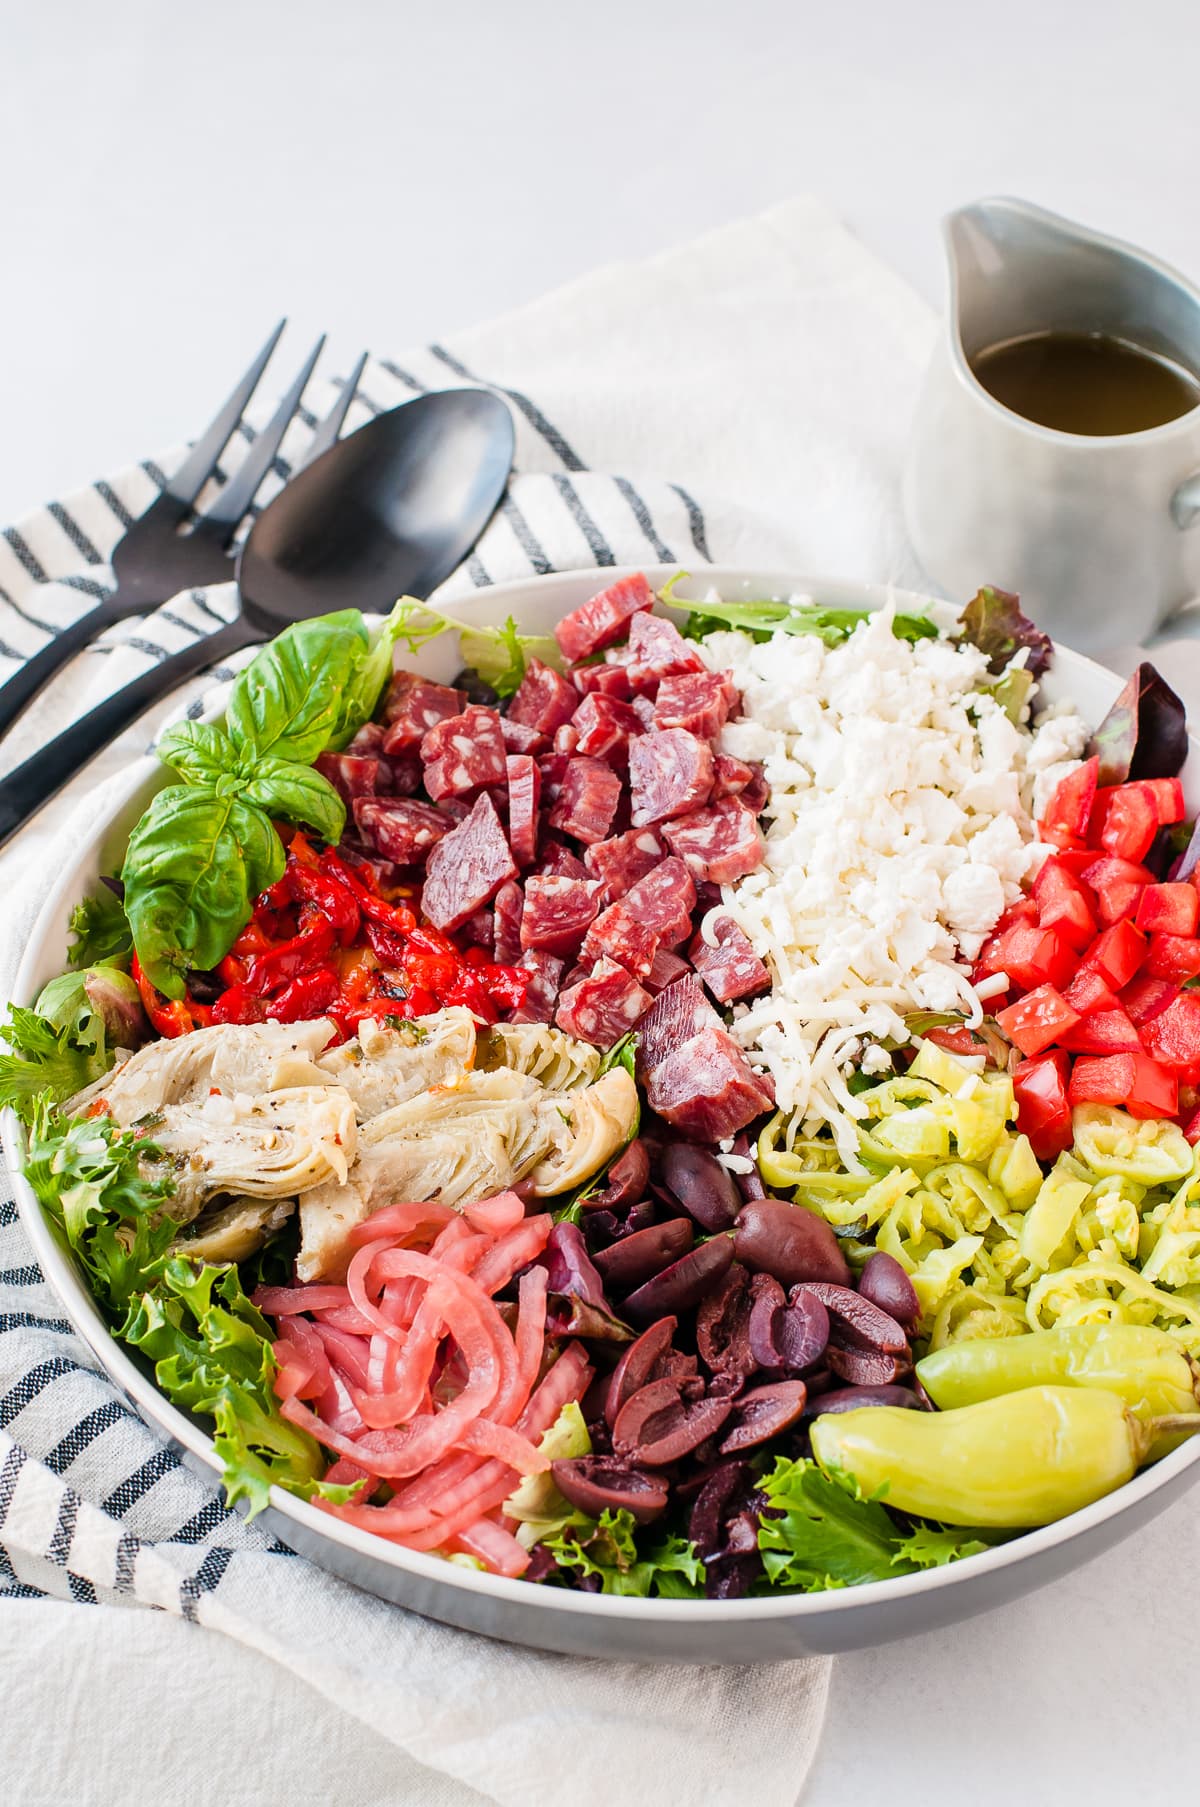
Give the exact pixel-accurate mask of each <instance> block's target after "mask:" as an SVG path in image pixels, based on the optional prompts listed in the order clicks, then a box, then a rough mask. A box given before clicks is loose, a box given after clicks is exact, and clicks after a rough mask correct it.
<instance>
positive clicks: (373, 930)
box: [363, 919, 408, 967]
mask: <svg viewBox="0 0 1200 1807" xmlns="http://www.w3.org/2000/svg"><path fill="white" fill-rule="evenodd" d="M363 929H364V932H365V934H366V937H367V940H368V941H369V942H370V944H371V947H372V949H373V950H374V952H375V954H376V955H377V956H378V958H379V959H380V960H382V961H383V964H384V965H385V966H392V967H402V966H403V965H404V964H405V961H406V960H407V958H408V949H407V948H406V946H405V944H404V941H403V940H402V939H401V937H400V936H399V935H394V934H392V933H391V931H390V930H389V929H385V928H383V927H382V925H381V924H379V923H378V922H371V921H370V919H368V920H367V921H366V922H365V923H364V924H363Z"/></svg>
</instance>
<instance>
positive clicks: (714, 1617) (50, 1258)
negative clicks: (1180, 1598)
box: [4, 567, 1200, 1663]
mask: <svg viewBox="0 0 1200 1807" xmlns="http://www.w3.org/2000/svg"><path fill="white" fill-rule="evenodd" d="M622 575H624V573H622V572H620V571H606V572H603V573H598V572H596V571H593V570H589V571H576V572H568V573H565V574H560V575H554V576H550V577H544V578H536V579H531V580H530V581H529V582H527V583H518V584H506V585H503V586H501V587H498V588H496V589H492V590H485V591H481V592H480V594H479V595H478V596H477V597H473V598H471V600H470V602H469V603H468V604H467V605H465V606H464V605H460V606H459V609H458V613H459V614H460V615H465V614H469V615H470V617H471V618H472V619H474V620H478V621H480V622H481V623H499V622H502V621H503V620H504V618H505V617H506V616H507V615H509V614H512V615H513V616H514V617H515V618H516V620H517V621H518V623H519V624H520V625H521V627H522V628H523V629H525V630H526V631H528V632H535V633H547V632H549V631H550V629H551V628H552V627H553V625H554V623H555V622H556V621H558V620H559V619H561V617H562V616H563V615H565V614H566V613H567V612H568V611H569V610H570V609H573V608H575V607H576V606H577V605H578V604H579V603H580V602H582V601H584V600H585V599H586V598H587V597H588V596H590V595H593V594H594V593H595V591H596V590H597V588H598V587H599V585H600V583H602V582H603V581H605V580H606V579H608V580H615V579H616V578H618V577H620V576H622ZM672 575H673V572H672V571H671V570H669V569H666V568H663V569H657V570H655V569H651V570H650V571H648V576H649V578H650V581H651V583H652V584H654V585H655V586H656V587H658V586H660V585H661V584H662V583H665V582H666V580H667V579H668V578H669V577H671V576H672ZM714 586H715V588H716V589H717V590H718V591H719V593H720V594H721V595H722V596H723V597H725V598H726V599H730V600H732V599H735V598H750V597H754V596H759V597H761V596H790V595H794V594H796V593H797V592H804V593H806V594H809V595H812V596H814V597H816V598H817V599H819V600H821V601H824V602H827V603H829V604H832V605H836V606H840V607H862V606H867V607H877V606H878V605H879V604H880V603H881V602H883V601H884V600H885V599H886V597H887V595H888V594H889V593H888V592H885V591H884V590H882V589H879V588H869V587H866V586H862V585H855V584H850V583H846V582H841V581H830V582H825V581H822V580H819V579H811V578H810V579H805V578H802V577H794V576H791V575H789V574H787V573H781V572H778V571H775V572H769V571H768V572H761V571H760V572H753V571H746V570H726V569H722V568H707V567H706V568H705V569H704V570H703V571H702V572H701V573H700V574H699V576H698V577H697V578H696V579H694V580H692V581H691V582H689V584H688V585H687V586H684V593H685V594H686V595H688V596H691V597H701V596H703V595H704V594H705V593H706V591H707V590H708V589H709V588H710V587H714ZM897 601H898V603H899V605H900V606H901V607H916V608H920V607H924V606H926V605H925V604H924V603H923V601H922V599H920V598H917V597H911V596H903V595H901V596H898V597H897ZM412 663H413V664H414V665H415V666H419V667H420V669H421V670H423V671H425V672H427V673H428V674H429V675H430V676H433V677H437V678H440V679H443V680H444V679H447V678H450V677H452V676H453V675H454V673H455V671H456V669H457V663H458V662H457V658H456V649H455V646H454V644H453V637H449V638H448V639H447V640H443V641H435V642H433V643H432V644H430V645H428V646H426V647H425V648H424V649H423V650H422V651H421V653H420V654H419V655H418V656H417V657H416V658H415V659H413V660H412ZM1167 675H1168V676H1169V674H1167ZM1119 688H1120V685H1119V680H1118V679H1117V678H1115V677H1114V676H1113V674H1112V673H1111V672H1109V671H1105V670H1103V669H1102V668H1101V667H1100V666H1098V665H1094V664H1092V662H1091V661H1090V660H1088V659H1084V658H1081V657H1080V656H1079V655H1078V654H1076V653H1071V652H1067V651H1065V650H1062V649H1060V650H1059V651H1058V654H1057V656H1056V659H1055V662H1054V667H1053V670H1052V672H1051V673H1050V675H1049V677H1048V678H1047V680H1046V684H1045V693H1046V695H1047V696H1048V697H1050V698H1055V697H1063V696H1069V697H1071V698H1072V700H1073V701H1074V702H1075V703H1076V704H1077V706H1078V707H1079V709H1080V710H1081V711H1082V713H1083V714H1084V715H1085V716H1086V717H1087V718H1088V719H1089V720H1091V721H1099V720H1100V718H1101V716H1102V715H1103V714H1104V713H1105V711H1106V710H1107V708H1108V706H1109V704H1110V703H1111V702H1112V700H1113V698H1114V697H1115V695H1116V694H1117V691H1118V689H1119ZM1183 778H1184V785H1185V789H1186V790H1187V792H1188V799H1189V803H1190V804H1191V806H1192V807H1193V808H1197V807H1200V757H1198V755H1197V753H1196V752H1193V753H1192V755H1191V757H1190V759H1189V761H1188V765H1187V766H1186V767H1185V769H1184V774H1183ZM164 782H165V774H164V772H163V769H162V767H161V766H159V765H158V764H157V762H156V761H155V760H153V759H143V760H141V761H139V762H138V764H137V765H136V766H133V767H131V769H130V772H129V776H128V782H127V784H126V785H125V787H124V790H123V792H122V794H121V795H120V797H119V798H118V799H117V801H116V802H115V804H114V805H113V806H112V808H111V809H110V810H109V812H108V817H107V819H106V820H103V821H98V822H97V823H96V827H95V832H94V834H93V835H92V837H91V839H90V840H89V841H88V842H87V843H86V844H84V845H83V846H81V847H80V848H79V849H78V851H77V853H76V854H75V856H74V858H72V859H71V860H69V861H68V863H67V864H66V866H65V867H64V870H63V872H62V874H61V876H60V878H59V881H58V883H57V885H56V886H55V888H54V891H53V893H52V895H51V896H50V898H49V900H48V901H47V903H46V906H45V908H44V909H43V911H42V913H41V916H40V917H39V918H38V922H37V926H36V928H35V929H34V932H33V935H32V937H31V938H30V942H29V946H28V947H27V948H26V950H25V956H24V959H23V960H22V963H21V967H20V971H19V973H18V977H17V982H16V1001H17V1002H18V1003H22V1004H31V1003H32V1002H33V1001H34V999H35V998H36V996H37V994H38V992H39V990H40V989H41V987H42V985H44V984H45V983H46V981H47V980H48V979H51V978H53V977H54V976H55V975H56V974H58V973H60V972H61V971H62V970H63V968H64V966H65V965H66V949H67V939H68V935H67V922H68V918H69V916H70V913H71V909H72V906H73V905H74V904H75V903H76V902H77V901H78V899H79V898H80V897H81V896H83V894H84V893H85V892H87V891H89V890H92V889H94V888H95V885H96V882H97V880H98V878H99V876H100V874H101V873H102V872H112V871H115V870H116V869H117V867H118V865H119V863H120V858H121V855H122V853H123V850H124V845H125V838H126V836H127V835H128V832H129V829H130V827H131V826H132V824H133V823H134V822H135V821H136V819H137V817H138V816H139V815H140V814H141V812H142V810H143V809H144V808H145V805H146V803H147V801H148V800H149V798H150V797H151V795H152V794H153V792H154V791H155V790H156V789H158V787H159V786H160V785H161V784H162V783H164ZM5 1117H6V1120H5V1125H4V1142H5V1149H6V1152H7V1155H8V1159H9V1164H10V1167H11V1169H12V1172H13V1175H14V1184H15V1187H16V1194H17V1203H18V1205H19V1207H20V1211H21V1217H22V1220H23V1222H24V1224H25V1227H26V1230H27V1231H28V1233H29V1237H30V1240H31V1241H32V1243H33V1246H34V1251H35V1253H36V1255H37V1259H38V1262H39V1263H40V1265H41V1268H42V1271H43V1273H44V1274H45V1275H46V1278H47V1280H48V1281H49V1282H50V1284H51V1286H52V1287H53V1288H54V1290H55V1292H56V1293H57V1294H58V1296H59V1298H60V1299H61V1301H62V1304H63V1307H64V1309H65V1310H66V1312H67V1314H68V1316H69V1317H70V1319H71V1322H72V1323H73V1324H74V1326H75V1328H76V1329H77V1330H78V1332H79V1334H80V1335H81V1336H82V1337H83V1338H84V1340H85V1341H86V1342H87V1343H88V1345H89V1347H90V1348H91V1349H92V1350H93V1351H94V1352H95V1354H96V1356H97V1357H98V1359H99V1360H100V1362H101V1363H102V1364H103V1366H104V1367H105V1368H106V1369H107V1371H108V1373H109V1375H110V1376H111V1378H112V1380H113V1381H114V1383H115V1384H116V1386H117V1387H118V1388H119V1389H120V1391H121V1393H122V1394H123V1395H124V1397H125V1398H126V1399H127V1400H128V1401H129V1403H130V1404H131V1405H132V1406H133V1407H134V1409H135V1410H136V1411H138V1412H139V1413H140V1414H141V1416H142V1417H143V1418H144V1419H145V1420H146V1421H147V1422H148V1423H149V1424H151V1425H152V1426H154V1427H155V1428H156V1429H158V1430H159V1431H160V1432H162V1433H165V1435H166V1436H167V1437H168V1438H169V1439H170V1440H171V1442H172V1443H173V1444H174V1445H175V1447H176V1448H177V1449H178V1450H179V1451H180V1452H181V1454H182V1456H183V1459H184V1460H185V1461H187V1462H188V1464H189V1465H190V1466H191V1467H193V1468H194V1469H196V1470H197V1471H198V1472H199V1473H201V1474H203V1475H205V1476H206V1477H207V1478H209V1479H215V1478H216V1477H217V1476H218V1475H219V1474H220V1470H221V1464H220V1462H219V1461H218V1459H217V1457H216V1455H215V1454H214V1451H213V1446H212V1443H211V1441H210V1439H209V1436H208V1433H207V1431H206V1429H205V1427H204V1425H203V1423H202V1422H201V1421H200V1420H198V1419H195V1418H193V1417H191V1416H190V1415H188V1414H187V1413H185V1412H181V1411H179V1410H177V1409H176V1407H174V1406H173V1405H170V1404H169V1403H168V1401H167V1400H166V1399H165V1398H164V1397H163V1395H162V1394H161V1393H160V1392H159V1391H158V1389H157V1388H156V1386H155V1385H154V1382H153V1377H152V1374H151V1373H150V1370H149V1369H148V1367H147V1366H146V1365H145V1364H143V1363H142V1362H141V1361H140V1360H137V1359H135V1358H134V1357H133V1356H132V1355H131V1354H130V1353H129V1352H128V1351H127V1350H126V1349H124V1348H122V1347H121V1345H120V1344H118V1343H116V1342H114V1341H113V1339H112V1337H111V1336H110V1335H109V1333H108V1330H107V1328H106V1326H105V1324H104V1321H103V1319H102V1318H101V1316H100V1313H99V1311H98V1310H97V1308H96V1306H95V1304H94V1302H93V1300H92V1298H91V1295H90V1294H89V1292H88V1290H87V1287H86V1285H85V1284H84V1282H83V1280H82V1278H81V1277H80V1275H79V1273H78V1271H77V1270H76V1267H75V1265H74V1263H73V1262H72V1261H71V1260H70V1259H69V1258H68V1257H67V1256H66V1255H64V1254H63V1252H62V1251H61V1249H60V1248H59V1246H58V1244H57V1243H56V1242H55V1241H54V1239H53V1237H52V1236H51V1234H50V1232H49V1229H48V1227H47V1224H46V1222H45V1220H44V1219H43V1217H42V1213H41V1210H40V1208H39V1206H38V1204H37V1201H36V1200H35V1198H34V1196H33V1193H32V1192H31V1191H30V1189H29V1187H28V1185H27V1184H26V1183H25V1181H24V1179H23V1178H22V1176H21V1171H20V1170H21V1161H22V1144H21V1139H20V1131H19V1128H18V1126H17V1123H16V1120H15V1119H14V1118H13V1117H12V1115H11V1113H6V1114H5ZM1198 1479H1200V1439H1197V1440H1195V1441H1193V1442H1191V1443H1189V1444H1187V1445H1185V1446H1183V1447H1182V1448H1180V1449H1178V1450H1176V1451H1175V1452H1174V1453H1173V1454H1172V1455H1170V1456H1168V1457H1166V1459H1165V1460H1164V1461H1162V1462H1159V1463H1158V1464H1157V1465H1156V1466H1155V1467H1153V1468H1148V1469H1145V1470H1144V1471H1143V1472H1142V1473H1141V1474H1140V1475H1138V1476H1137V1478H1136V1479H1135V1480H1133V1481H1131V1482H1129V1484H1128V1485H1127V1486H1125V1487H1122V1488H1120V1489H1119V1490H1118V1491H1117V1492H1116V1493H1114V1494H1110V1495H1109V1497H1108V1498H1107V1499H1104V1500H1101V1501H1099V1502H1098V1503H1097V1504H1096V1505H1094V1506H1091V1507H1089V1508H1088V1509H1087V1510H1086V1511H1084V1512H1077V1513H1074V1514H1073V1515H1072V1516H1071V1517H1070V1518H1066V1519H1062V1520H1060V1521H1059V1523H1058V1524H1054V1525H1048V1526H1046V1527H1045V1529H1044V1530H1040V1531H1033V1532H1030V1533H1028V1534H1027V1535H1026V1536H1023V1537H1020V1538H1018V1539H1016V1540H1015V1541H1014V1542H1011V1543H1008V1544H1006V1545H1004V1546H1003V1547H1001V1548H999V1549H995V1550H990V1551H988V1552H987V1553H986V1554H985V1555H982V1556H974V1557H971V1558H969V1559H968V1560H966V1561H964V1562H959V1563H951V1564H950V1565H948V1566H947V1567H945V1568H940V1569H933V1570H930V1571H928V1572H926V1573H924V1574H918V1575H906V1576H901V1577H898V1578H897V1579H896V1580H894V1581H885V1582H875V1583H872V1584H870V1585H869V1586H865V1587H855V1588H846V1589H843V1590H839V1591H836V1592H831V1593H823V1594H810V1595H806V1596H790V1597H785V1598H777V1599H762V1600H758V1599H755V1600H730V1601H712V1602H708V1601H697V1600H634V1599H614V1598H605V1597H604V1596H602V1595H594V1594H578V1593H572V1592H568V1591H567V1590H565V1589H558V1588H548V1587H535V1586H531V1585H530V1584H529V1583H528V1582H524V1581H506V1580H503V1579H501V1578H499V1577H496V1576H492V1575H484V1574H480V1573H478V1572H473V1571H469V1570H466V1569H461V1568H458V1567H453V1566H451V1565H449V1564H447V1563H445V1562H442V1561H440V1560H439V1559H438V1558H437V1557H433V1556H423V1555H417V1554H414V1553H412V1552H410V1551H407V1550H403V1549H401V1548H399V1547H398V1546H397V1545H395V1544H390V1543H387V1542H386V1541H385V1540H384V1539H382V1538H377V1537H372V1536H371V1535H370V1534H369V1533H367V1532H364V1531H359V1530H356V1529H354V1528H353V1527H351V1526H349V1525H343V1524H340V1523H338V1522H337V1520H335V1519H332V1518H330V1517H329V1516H327V1515H326V1514H324V1513H321V1512H318V1511H316V1510H315V1509H314V1508H313V1507H311V1506H308V1505H306V1504H305V1503H304V1502H303V1501H301V1500H297V1499H294V1498H293V1497H292V1496H291V1495H290V1494H287V1493H284V1492H281V1491H280V1490H279V1489H278V1488H275V1489H273V1490H272V1503H271V1506H270V1507H269V1508H268V1510H267V1512H266V1513H265V1514H264V1523H265V1525H266V1528H267V1529H268V1530H269V1531H270V1532H272V1533H273V1534H275V1535H276V1536H278V1537H280V1538H281V1539H283V1541H284V1542H285V1543H288V1544H290V1545H291V1546H292V1548H293V1549H296V1550H298V1551H300V1552H301V1553H302V1554H303V1555H305V1556H307V1557H309V1558H310V1559H311V1560H312V1561H313V1562H316V1563H319V1564H320V1565H321V1566H322V1567H323V1568H326V1569H329V1570H330V1571H332V1572H333V1573H334V1574H337V1575H341V1576H343V1577H345V1579H346V1580H348V1581H352V1582H354V1583H356V1584H357V1585H358V1586H359V1587H363V1588H366V1589H368V1590H369V1591H370V1592H372V1593H375V1594H379V1595H381V1596H382V1597H383V1598H384V1599H388V1600H395V1601H397V1602H398V1603H399V1604H401V1605H404V1606H407V1607H411V1608H413V1609H414V1610H415V1611H417V1612H421V1613H424V1614H426V1615H427V1616H429V1617H430V1618H435V1619H441V1620H444V1621H445V1622H447V1623H448V1624H452V1625H460V1626H464V1627H466V1628H467V1629H469V1630H471V1631H478V1632H484V1633H486V1634H488V1635H489V1636H492V1637H497V1638H505V1639H508V1640H511V1641H513V1642H515V1643H522V1644H529V1645H533V1646H535V1647H538V1648H542V1649H547V1650H561V1651H566V1652H569V1653H571V1654H573V1655H580V1656H601V1657H611V1658H622V1659H626V1660H634V1661H638V1660H641V1661H647V1662H649V1661H661V1662H676V1663H734V1662H762V1661H771V1660H779V1659H783V1658H787V1657H794V1656H799V1655H802V1654H805V1653H808V1652H813V1651H839V1650H853V1649H861V1648H864V1647H868V1646H871V1645H875V1644H881V1643H885V1642H887V1641H888V1640H890V1639H893V1638H900V1637H908V1636H911V1635H914V1634H916V1633H919V1632H924V1631H930V1630H932V1629H934V1628H936V1627H938V1626H941V1625H948V1624H951V1623H953V1622H955V1621H957V1620H959V1619H966V1618H969V1617H970V1616H971V1615H972V1614H974V1613H978V1612H982V1611H984V1610H986V1609H987V1608H988V1607H991V1606H998V1605H1001V1604H1003V1603H1004V1602H1006V1601H1009V1600H1012V1599H1015V1598H1016V1597H1017V1596H1018V1595H1020V1594H1024V1593H1028V1592H1030V1591H1031V1590H1032V1589H1033V1588H1036V1587H1040V1586H1041V1585H1042V1584H1043V1583H1044V1582H1047V1581H1052V1580H1054V1579H1055V1578H1056V1577H1058V1576H1059V1575H1064V1574H1066V1573H1067V1572H1068V1571H1069V1570H1071V1569H1074V1568H1077V1567H1078V1566H1079V1565H1080V1564H1081V1563H1083V1562H1086V1561H1088V1560H1089V1559H1090V1558H1091V1557H1093V1556H1096V1555H1098V1554H1100V1552H1102V1551H1104V1550H1107V1549H1109V1548H1110V1547H1111V1546H1112V1545H1113V1544H1115V1543H1117V1542H1118V1541H1119V1540H1120V1539H1121V1538H1123V1537H1128V1536H1129V1535H1130V1534H1131V1533H1133V1532H1135V1531H1137V1530H1138V1529H1140V1527H1141V1526H1142V1525H1144V1524H1145V1523H1146V1522H1147V1521H1148V1520H1149V1519H1151V1518H1153V1517H1154V1516H1155V1515H1156V1514H1157V1513H1159V1512H1161V1511H1162V1510H1163V1508H1164V1507H1165V1506H1167V1505H1169V1504H1170V1502H1171V1501H1172V1500H1174V1499H1176V1498H1178V1497H1179V1495H1180V1494H1181V1493H1183V1492H1184V1491H1185V1489H1186V1488H1188V1487H1189V1486H1191V1485H1192V1484H1193V1483H1194V1482H1195V1481H1196V1480H1198Z"/></svg>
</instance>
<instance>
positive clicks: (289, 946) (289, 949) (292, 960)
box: [245, 916, 334, 997]
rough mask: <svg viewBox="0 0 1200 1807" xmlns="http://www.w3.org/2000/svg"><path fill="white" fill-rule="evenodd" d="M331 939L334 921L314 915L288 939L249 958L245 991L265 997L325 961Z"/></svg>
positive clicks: (328, 953) (331, 945)
mask: <svg viewBox="0 0 1200 1807" xmlns="http://www.w3.org/2000/svg"><path fill="white" fill-rule="evenodd" d="M333 939H334V935H333V924H332V923H331V922H330V921H329V920H328V919H327V918H326V917H324V916H316V917H314V918H313V920H312V922H310V923H309V925H308V927H307V928H305V929H302V930H301V932H300V934H298V935H295V936H293V938H292V940H291V941H281V942H280V943H279V945H278V946H277V947H273V948H272V949H271V951H270V953H268V954H258V955H256V957H255V958H254V959H253V960H251V962H250V966H249V969H248V971H247V973H246V981H245V983H246V990H247V991H249V992H253V993H254V994H255V995H256V996H258V997H265V996H266V995H267V994H268V993H269V992H272V991H277V990H278V989H279V987H280V986H281V985H286V984H288V983H289V982H290V981H291V980H293V979H298V978H299V977H300V976H301V974H302V973H310V972H312V971H313V970H314V968H316V967H319V966H322V965H324V964H326V962H327V961H328V958H329V955H330V953H331V952H332V951H333Z"/></svg>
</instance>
